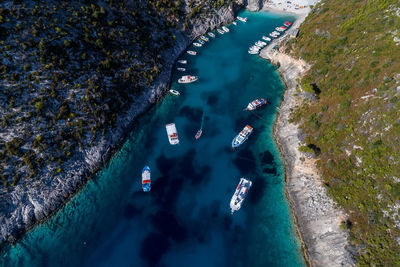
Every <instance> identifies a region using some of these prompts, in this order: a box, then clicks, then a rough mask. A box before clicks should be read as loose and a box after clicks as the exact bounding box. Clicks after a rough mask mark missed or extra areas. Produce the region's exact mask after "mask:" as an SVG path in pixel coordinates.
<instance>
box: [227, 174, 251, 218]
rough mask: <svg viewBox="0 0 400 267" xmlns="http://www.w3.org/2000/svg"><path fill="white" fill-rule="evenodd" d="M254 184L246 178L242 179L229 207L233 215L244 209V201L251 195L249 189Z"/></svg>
mask: <svg viewBox="0 0 400 267" xmlns="http://www.w3.org/2000/svg"><path fill="white" fill-rule="evenodd" d="M252 184H253V182H252V181H250V180H247V179H246V178H244V177H242V178H240V181H239V184H238V186H237V187H236V190H235V193H234V194H233V196H232V198H231V202H230V203H229V206H230V208H231V213H232V214H233V213H234V212H235V211H238V210H240V208H241V207H242V203H243V200H244V199H245V198H246V196H247V194H248V193H249V189H250V187H251V185H252Z"/></svg>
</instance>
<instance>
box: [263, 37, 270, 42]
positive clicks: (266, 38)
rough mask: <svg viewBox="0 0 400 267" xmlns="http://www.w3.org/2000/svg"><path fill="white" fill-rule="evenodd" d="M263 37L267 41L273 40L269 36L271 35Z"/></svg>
mask: <svg viewBox="0 0 400 267" xmlns="http://www.w3.org/2000/svg"><path fill="white" fill-rule="evenodd" d="M262 39H263V40H264V41H267V42H269V41H271V38H269V37H267V36H263V37H262Z"/></svg>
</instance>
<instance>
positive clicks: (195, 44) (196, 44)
mask: <svg viewBox="0 0 400 267" xmlns="http://www.w3.org/2000/svg"><path fill="white" fill-rule="evenodd" d="M193 45H194V46H197V47H202V46H203V45H202V44H199V43H193Z"/></svg>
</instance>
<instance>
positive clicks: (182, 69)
mask: <svg viewBox="0 0 400 267" xmlns="http://www.w3.org/2000/svg"><path fill="white" fill-rule="evenodd" d="M176 69H177V70H179V71H186V69H185V68H176Z"/></svg>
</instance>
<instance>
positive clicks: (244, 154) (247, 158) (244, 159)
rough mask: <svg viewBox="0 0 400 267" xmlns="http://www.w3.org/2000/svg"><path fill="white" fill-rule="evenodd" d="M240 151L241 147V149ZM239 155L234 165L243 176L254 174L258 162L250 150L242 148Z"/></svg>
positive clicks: (238, 152)
mask: <svg viewBox="0 0 400 267" xmlns="http://www.w3.org/2000/svg"><path fill="white" fill-rule="evenodd" d="M239 149H240V147H239ZM235 153H237V155H236V157H235V159H234V160H233V163H234V164H235V166H236V167H237V168H238V169H239V171H240V174H241V175H248V174H250V173H254V172H255V169H256V166H257V165H256V160H255V158H254V156H253V153H252V152H251V150H250V149H245V148H242V149H241V150H239V151H235Z"/></svg>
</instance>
